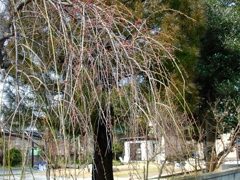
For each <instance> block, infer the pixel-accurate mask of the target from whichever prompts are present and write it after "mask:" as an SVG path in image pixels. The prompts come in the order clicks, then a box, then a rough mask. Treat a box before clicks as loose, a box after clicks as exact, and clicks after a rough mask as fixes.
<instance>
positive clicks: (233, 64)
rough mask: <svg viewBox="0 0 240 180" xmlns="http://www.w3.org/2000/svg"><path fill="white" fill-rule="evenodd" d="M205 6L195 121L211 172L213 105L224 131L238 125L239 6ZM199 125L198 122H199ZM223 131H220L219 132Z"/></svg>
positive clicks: (217, 3) (213, 2)
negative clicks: (201, 128) (201, 130)
mask: <svg viewBox="0 0 240 180" xmlns="http://www.w3.org/2000/svg"><path fill="white" fill-rule="evenodd" d="M205 2H206V4H207V11H206V14H207V18H208V19H207V20H208V23H207V31H206V34H205V36H204V38H203V39H202V50H201V59H200V60H199V63H198V84H199V86H201V91H200V97H201V98H200V99H201V103H200V105H199V112H198V113H197V117H198V120H199V122H202V123H204V124H205V127H204V129H205V130H206V132H205V134H206V142H207V146H206V147H207V149H206V158H207V162H209V163H208V164H209V166H208V170H209V171H214V170H215V168H216V164H217V162H218V159H219V158H220V157H221V156H219V157H216V159H214V158H213V157H212V156H211V154H212V149H214V148H213V146H214V142H215V139H216V137H217V136H218V133H219V129H218V128H217V119H216V117H215V116H214V111H213V104H215V103H216V102H218V103H217V104H218V105H217V109H218V111H219V112H220V114H221V116H223V114H224V113H225V109H228V111H227V116H225V118H224V122H222V124H224V127H223V128H224V130H225V131H230V130H231V129H232V128H233V127H236V125H237V124H238V106H239V89H238V87H239V77H240V76H239V75H240V74H239V59H240V58H239V57H240V56H239V55H240V54H239V48H237V47H239V38H238V36H239V32H238V29H239V25H240V23H239V6H237V2H234V1H233V2H232V1H231V2H229V1H219V0H211V1H205ZM200 124H201V123H200ZM222 132H223V131H222Z"/></svg>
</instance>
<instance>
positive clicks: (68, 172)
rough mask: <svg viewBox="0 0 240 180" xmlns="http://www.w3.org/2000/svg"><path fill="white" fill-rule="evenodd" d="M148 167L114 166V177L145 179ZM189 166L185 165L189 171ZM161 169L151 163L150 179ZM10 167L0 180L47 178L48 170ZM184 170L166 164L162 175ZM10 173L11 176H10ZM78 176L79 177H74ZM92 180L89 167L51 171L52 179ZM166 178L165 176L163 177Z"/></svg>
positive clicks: (126, 179)
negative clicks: (10, 169)
mask: <svg viewBox="0 0 240 180" xmlns="http://www.w3.org/2000/svg"><path fill="white" fill-rule="evenodd" d="M144 169H146V163H131V164H128V165H121V166H115V167H114V170H115V172H114V179H115V180H130V179H131V180H138V179H144V178H143V177H144V172H145V170H144ZM188 169H189V167H187V166H186V167H185V171H187V170H188ZM159 170H160V165H159V164H155V163H150V164H149V172H148V178H149V179H157V178H156V177H158V174H159ZM8 172H9V171H8V169H5V170H4V169H3V168H2V169H0V180H20V179H21V176H22V177H23V178H22V179H23V180H34V179H35V180H47V178H46V172H45V171H39V170H32V169H30V168H26V169H25V173H24V175H22V174H21V172H22V170H21V169H20V168H13V169H12V173H8ZM181 172H184V170H183V169H182V168H180V167H173V166H171V165H168V166H166V168H164V169H163V173H162V175H163V176H164V175H171V174H173V173H181ZM9 174H11V176H10V177H9ZM73 177H77V178H73ZM53 179H54V180H91V179H92V178H91V172H89V169H88V168H80V169H56V170H54V171H53V170H52V171H51V180H53ZM162 179H164V178H162Z"/></svg>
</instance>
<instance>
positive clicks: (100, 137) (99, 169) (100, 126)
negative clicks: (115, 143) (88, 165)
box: [92, 118, 113, 180]
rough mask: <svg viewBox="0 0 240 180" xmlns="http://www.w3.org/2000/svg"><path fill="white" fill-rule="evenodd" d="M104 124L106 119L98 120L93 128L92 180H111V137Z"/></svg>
mask: <svg viewBox="0 0 240 180" xmlns="http://www.w3.org/2000/svg"><path fill="white" fill-rule="evenodd" d="M106 122H107V120H106V119H104V118H99V119H98V120H97V123H96V124H95V128H94V131H95V132H94V134H95V144H94V157H93V167H92V168H93V169H92V179H93V180H113V168H112V156H113V152H112V136H111V131H110V129H109V127H108V125H107V123H106Z"/></svg>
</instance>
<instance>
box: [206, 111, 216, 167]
mask: <svg viewBox="0 0 240 180" xmlns="http://www.w3.org/2000/svg"><path fill="white" fill-rule="evenodd" d="M205 132H206V143H205V159H206V172H212V171H214V170H215V167H216V164H217V162H216V148H215V140H216V136H217V132H216V120H215V119H214V115H213V113H212V111H211V110H208V111H207V112H206V117H205Z"/></svg>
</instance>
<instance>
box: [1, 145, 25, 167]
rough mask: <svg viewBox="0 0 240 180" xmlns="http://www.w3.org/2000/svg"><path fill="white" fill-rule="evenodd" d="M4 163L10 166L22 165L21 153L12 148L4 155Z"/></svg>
mask: <svg viewBox="0 0 240 180" xmlns="http://www.w3.org/2000/svg"><path fill="white" fill-rule="evenodd" d="M5 162H6V164H7V165H10V166H17V165H20V164H21V163H22V152H21V150H19V149H17V148H12V149H10V150H9V151H6V153H5Z"/></svg>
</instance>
